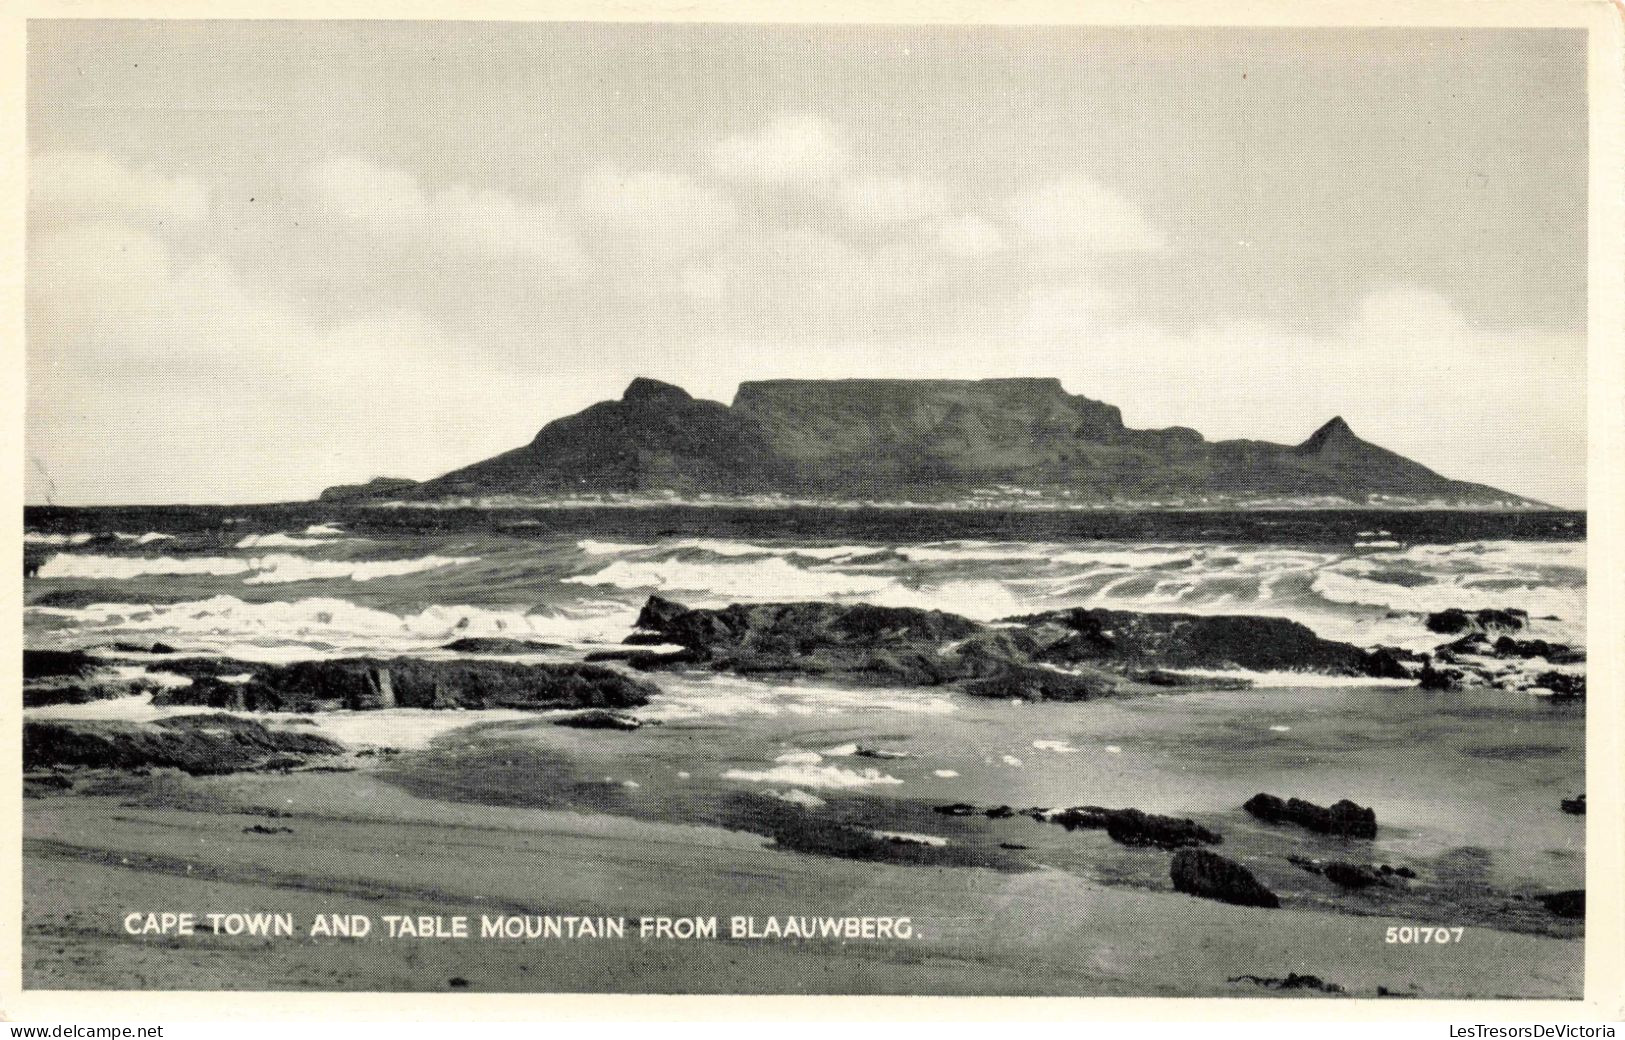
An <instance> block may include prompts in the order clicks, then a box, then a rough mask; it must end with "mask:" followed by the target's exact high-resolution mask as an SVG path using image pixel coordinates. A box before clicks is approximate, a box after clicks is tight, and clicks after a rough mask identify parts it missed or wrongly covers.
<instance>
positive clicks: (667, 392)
mask: <svg viewBox="0 0 1625 1040" xmlns="http://www.w3.org/2000/svg"><path fill="white" fill-rule="evenodd" d="M621 400H623V401H670V402H677V401H692V400H693V398H692V397H690V396H689V394H688V391H687V390H684V389H683V388H682V387H680V386H673V385H672V384H670V383H662V382H661V381H660V380H658V379H649V378H646V377H644V376H638V377H637V378H636V379H634V380H632V382H631V383H629V384H628V385H627V387H626V393H624V394H622V395H621Z"/></svg>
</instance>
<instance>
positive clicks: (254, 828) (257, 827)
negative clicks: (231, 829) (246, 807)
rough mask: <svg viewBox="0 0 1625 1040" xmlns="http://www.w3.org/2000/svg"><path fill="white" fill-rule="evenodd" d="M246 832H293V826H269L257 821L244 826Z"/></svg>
mask: <svg viewBox="0 0 1625 1040" xmlns="http://www.w3.org/2000/svg"><path fill="white" fill-rule="evenodd" d="M243 833H244V834H292V833H293V828H292V827H267V826H266V825H265V824H263V823H256V824H253V825H251V826H248V827H244V828H243Z"/></svg>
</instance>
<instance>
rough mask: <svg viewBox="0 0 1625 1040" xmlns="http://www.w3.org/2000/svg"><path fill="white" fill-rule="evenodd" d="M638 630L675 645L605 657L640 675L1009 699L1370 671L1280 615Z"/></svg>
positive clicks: (766, 612) (806, 614)
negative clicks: (1225, 672) (682, 672)
mask: <svg viewBox="0 0 1625 1040" xmlns="http://www.w3.org/2000/svg"><path fill="white" fill-rule="evenodd" d="M637 625H638V629H639V634H640V635H643V636H648V637H649V638H653V639H658V640H660V641H662V642H666V643H671V644H674V645H677V646H681V647H683V648H684V649H683V651H681V652H679V653H675V654H654V653H649V654H646V655H640V654H637V653H635V652H624V651H618V652H616V655H617V657H618V658H619V659H624V660H626V661H627V663H628V664H630V665H632V667H634V668H638V669H640V670H657V669H660V668H669V667H683V666H696V665H698V666H703V667H708V668H711V669H714V670H726V671H732V672H735V673H739V674H747V675H748V674H770V673H789V674H796V675H814V676H840V677H842V678H844V679H846V680H848V681H855V682H873V683H883V684H889V685H896V684H904V685H915V686H938V685H943V684H948V683H954V684H957V685H958V687H959V688H960V689H961V690H963V691H964V692H965V693H967V694H969V695H971V696H977V697H988V698H997V699H1007V700H1025V701H1086V700H1093V699H1095V698H1099V697H1109V696H1121V695H1127V694H1134V693H1145V692H1150V691H1152V690H1154V689H1156V688H1157V687H1158V686H1159V685H1160V686H1163V687H1167V686H1187V685H1188V686H1196V687H1201V688H1208V689H1211V688H1215V687H1228V686H1234V687H1238V688H1239V687H1241V686H1242V685H1243V684H1244V683H1245V682H1246V681H1245V680H1237V681H1235V682H1234V683H1232V682H1231V681H1230V680H1210V679H1191V678H1190V677H1186V676H1178V675H1176V674H1174V673H1172V672H1170V671H1169V670H1168V669H1170V668H1183V667H1203V668H1257V669H1297V670H1309V671H1317V672H1330V673H1333V674H1346V675H1365V674H1368V671H1369V669H1370V668H1371V667H1372V665H1371V664H1370V663H1369V661H1368V658H1367V655H1366V653H1365V651H1363V650H1360V649H1359V648H1357V647H1354V646H1351V645H1349V644H1346V643H1336V642H1331V641H1329V640H1323V639H1320V638H1318V637H1317V636H1315V634H1314V633H1313V632H1311V631H1310V630H1309V629H1307V628H1305V627H1303V626H1302V625H1299V624H1297V623H1296V622H1292V621H1287V620H1284V619H1280V618H1253V617H1198V616H1195V615H1185V614H1138V613H1133V612H1129V611H1106V610H1083V609H1076V610H1066V611H1052V612H1050V613H1047V614H1034V615H1030V616H1027V617H1020V618H1012V619H1008V620H1007V621H1006V622H1005V623H1004V627H1001V628H997V629H995V628H990V627H988V626H985V625H982V624H979V623H978V622H975V621H971V620H969V619H967V618H963V617H959V616H957V615H954V614H945V613H942V612H941V611H934V610H917V609H913V608H902V607H876V606H868V605H862V604H859V605H842V604H834V603H763V604H753V605H740V604H735V605H733V606H729V607H725V608H721V609H696V610H691V609H689V608H687V607H685V606H683V605H682V604H680V603H675V602H673V601H671V600H668V599H665V598H663V597H660V596H651V597H650V598H649V600H648V602H647V603H646V604H645V605H644V608H643V610H642V612H641V613H640V614H639V616H638V620H637ZM1018 625H1019V626H1020V627H1015V626H1018ZM1378 667H1381V665H1380V663H1379V665H1378ZM1141 680H1145V681H1141Z"/></svg>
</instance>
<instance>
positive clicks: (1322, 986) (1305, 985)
mask: <svg viewBox="0 0 1625 1040" xmlns="http://www.w3.org/2000/svg"><path fill="white" fill-rule="evenodd" d="M1229 981H1231V982H1251V983H1252V984H1253V985H1255V986H1262V987H1264V988H1265V989H1312V990H1318V991H1320V992H1321V993H1341V992H1343V987H1342V986H1339V985H1338V984H1337V983H1335V982H1326V981H1324V980H1323V979H1321V977H1320V976H1319V975H1299V974H1298V973H1297V972H1295V971H1294V972H1288V973H1287V976H1286V978H1284V979H1283V978H1275V977H1271V976H1263V975H1237V976H1235V977H1234V978H1232V979H1230V980H1229Z"/></svg>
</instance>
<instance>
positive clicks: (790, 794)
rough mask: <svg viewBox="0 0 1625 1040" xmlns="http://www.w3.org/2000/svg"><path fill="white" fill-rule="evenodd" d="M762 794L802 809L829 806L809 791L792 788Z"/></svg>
mask: <svg viewBox="0 0 1625 1040" xmlns="http://www.w3.org/2000/svg"><path fill="white" fill-rule="evenodd" d="M762 793H763V794H765V795H767V796H768V797H769V798H777V799H778V800H779V801H781V802H789V803H790V804H791V805H799V806H801V807H802V808H803V809H822V808H823V807H824V806H826V805H828V804H829V803H828V802H826V801H824V800H823V799H822V798H820V797H818V796H817V795H815V794H813V793H812V792H811V791H802V790H799V789H797V788H794V787H792V788H790V789H789V790H788V791H763V792H762Z"/></svg>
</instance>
